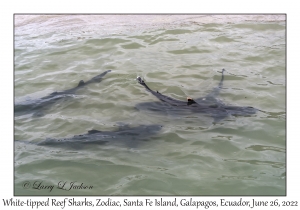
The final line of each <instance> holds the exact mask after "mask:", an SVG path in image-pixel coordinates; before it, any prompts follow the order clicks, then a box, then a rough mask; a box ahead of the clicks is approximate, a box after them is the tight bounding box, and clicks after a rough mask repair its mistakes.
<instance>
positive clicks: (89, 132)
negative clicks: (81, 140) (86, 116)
mask: <svg viewBox="0 0 300 210" xmlns="http://www.w3.org/2000/svg"><path fill="white" fill-rule="evenodd" d="M101 132H102V131H98V130H89V131H88V134H94V133H101Z"/></svg>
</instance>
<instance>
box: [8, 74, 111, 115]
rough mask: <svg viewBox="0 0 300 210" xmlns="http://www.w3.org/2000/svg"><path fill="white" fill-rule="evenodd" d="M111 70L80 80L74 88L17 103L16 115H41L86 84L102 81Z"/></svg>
mask: <svg viewBox="0 0 300 210" xmlns="http://www.w3.org/2000/svg"><path fill="white" fill-rule="evenodd" d="M110 71H111V70H107V71H105V72H103V73H101V74H99V75H97V76H95V77H93V78H92V79H90V80H88V81H86V82H84V81H83V80H80V82H79V83H78V85H77V86H76V87H74V88H71V89H68V90H64V91H56V92H53V93H51V94H50V95H48V96H45V97H43V98H40V99H36V100H29V101H25V102H22V103H19V104H15V107H14V113H15V115H24V114H29V113H33V114H34V116H41V115H43V114H42V111H43V110H44V109H45V108H47V107H48V108H49V106H51V105H53V104H55V103H56V102H57V101H60V100H62V99H66V98H68V97H72V96H73V95H74V94H75V93H76V92H77V91H78V90H79V89H81V88H83V87H85V86H86V85H89V84H91V83H97V82H101V80H102V78H103V77H104V76H105V75H106V74H107V73H108V72H110Z"/></svg>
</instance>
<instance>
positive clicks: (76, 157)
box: [14, 15, 286, 195]
mask: <svg viewBox="0 0 300 210" xmlns="http://www.w3.org/2000/svg"><path fill="white" fill-rule="evenodd" d="M14 38H15V51H14V54H15V57H14V61H15V63H14V65H15V72H14V73H15V75H14V76H15V77H14V78H15V83H14V87H15V89H14V94H15V108H17V105H18V104H22V103H23V104H24V103H25V104H26V103H29V102H32V101H35V100H38V99H41V98H43V97H45V96H47V95H49V94H51V93H52V92H55V91H61V90H69V89H70V88H74V87H76V86H77V85H78V84H79V81H80V80H83V81H89V80H90V79H91V78H93V77H94V76H96V75H99V74H101V73H102V72H104V71H106V70H108V69H111V70H112V72H110V73H109V74H107V75H105V77H104V78H103V79H102V81H101V82H100V83H92V84H89V85H88V86H84V88H80V89H79V90H78V91H76V94H72V95H71V98H70V100H59V101H57V102H55V103H53V104H52V105H51V106H49V107H47V110H43V114H42V115H39V116H32V114H26V113H24V114H22V115H17V114H15V118H14V120H15V121H14V125H15V127H14V135H15V136H14V137H15V140H16V141H15V153H14V155H15V194H16V195H230V194H231V195H284V194H285V190H286V189H285V188H286V186H285V183H286V180H285V179H286V170H285V167H286V163H285V154H286V150H285V145H286V142H285V135H286V131H285V123H286V112H285V109H286V106H285V103H286V102H285V86H286V78H285V68H286V64H285V48H286V46H285V40H286V38H285V16H284V15H139V16H138V18H137V16H132V15H86V16H85V15H69V16H65V15H48V16H47V15H29V16H22V15H16V16H15V37H14ZM223 68H225V69H226V70H227V71H226V73H225V75H224V76H225V77H224V84H223V88H222V89H221V92H220V95H219V96H218V98H217V99H218V100H220V103H224V104H230V105H232V106H242V107H244V106H251V107H255V108H256V109H259V110H260V111H259V112H258V113H256V114H254V115H251V116H247V117H245V116H232V115H231V116H227V117H226V118H224V119H223V120H222V121H220V122H216V123H213V120H212V118H211V117H210V116H206V115H201V114H199V113H191V112H187V113H184V114H179V113H177V112H176V110H175V111H174V112H172V111H170V110H167V111H166V112H164V111H162V110H161V102H159V101H158V99H157V98H156V97H155V96H153V95H152V94H149V92H147V91H146V90H145V89H144V87H142V86H141V85H139V84H138V82H137V81H136V77H137V76H141V77H142V78H143V80H145V81H146V83H147V85H149V87H151V89H153V90H155V91H156V90H157V91H159V92H160V93H162V94H164V95H167V96H170V97H172V98H175V99H177V100H182V101H184V100H186V98H187V97H191V98H194V99H197V98H201V97H204V96H206V95H207V94H209V93H210V92H211V90H213V88H215V87H216V86H217V85H218V83H219V81H220V77H221V74H220V72H221V70H222V69H223ZM138 104H151V107H149V106H146V108H145V109H140V108H139V106H138ZM153 112H158V113H159V114H155V113H153ZM120 125H128V126H129V127H131V128H134V127H138V126H140V125H145V126H151V125H163V127H160V128H161V129H160V130H159V131H158V132H156V133H155V135H147V136H144V138H143V142H142V143H141V142H140V143H136V142H135V141H130V139H131V137H128V136H126V137H125V136H124V139H122V138H123V137H122V136H121V137H120V140H121V141H122V140H123V142H127V140H128V141H129V142H131V143H129V144H127V143H125V144H86V145H85V147H84V148H83V149H74V148H68V147H48V146H40V145H36V144H28V142H33V143H35V142H42V141H44V140H45V139H47V138H49V139H61V138H66V139H72V137H74V136H76V135H80V134H83V133H87V131H89V130H101V131H104V132H109V131H115V130H118V128H119V127H120ZM136 134H137V136H138V135H140V134H142V133H136ZM132 138H134V137H133V136H132ZM36 180H43V182H44V183H45V184H54V185H57V184H58V183H59V182H60V181H62V180H64V181H67V182H72V181H77V182H80V183H84V184H86V185H92V186H94V187H93V189H91V190H88V191H62V190H59V189H54V190H53V191H52V192H48V191H46V190H45V191H43V190H35V189H31V188H30V189H24V188H22V184H23V182H25V181H31V182H34V181H36Z"/></svg>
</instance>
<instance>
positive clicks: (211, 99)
mask: <svg viewBox="0 0 300 210" xmlns="http://www.w3.org/2000/svg"><path fill="white" fill-rule="evenodd" d="M224 71H225V69H222V78H221V80H220V82H219V85H218V87H216V88H214V89H213V90H212V91H211V93H210V94H208V95H207V96H205V97H202V98H198V99H195V100H194V99H192V98H189V97H188V98H187V100H186V101H181V100H178V99H174V98H171V97H169V96H166V95H163V94H161V93H159V92H158V91H153V90H152V89H150V88H149V87H148V85H147V84H146V83H145V82H144V80H142V79H141V77H137V81H138V82H139V84H141V85H142V86H144V87H145V88H146V89H147V90H148V91H149V92H150V93H152V95H154V96H155V97H156V98H158V99H159V100H160V101H162V102H163V103H157V102H146V103H139V104H137V106H136V107H137V108H138V109H148V110H152V111H156V112H162V111H163V112H173V113H178V112H182V113H191V112H192V113H203V114H207V115H209V116H211V117H213V119H214V122H218V121H220V120H222V119H224V118H226V117H227V116H229V115H233V116H250V115H252V114H255V113H256V112H257V111H258V109H255V108H253V107H250V106H246V107H244V106H232V105H225V104H224V103H223V102H221V101H220V100H218V99H217V98H216V96H217V95H218V94H219V92H220V89H221V88H222V87H223V80H224Z"/></svg>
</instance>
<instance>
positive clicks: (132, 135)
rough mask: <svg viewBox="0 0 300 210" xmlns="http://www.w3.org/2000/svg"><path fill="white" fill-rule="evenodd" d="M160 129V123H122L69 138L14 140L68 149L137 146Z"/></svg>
mask: <svg viewBox="0 0 300 210" xmlns="http://www.w3.org/2000/svg"><path fill="white" fill-rule="evenodd" d="M161 129H162V126H161V125H139V126H136V127H130V126H128V125H122V126H118V128H117V129H115V130H113V131H99V130H90V131H88V133H85V134H81V135H75V136H73V137H70V138H47V139H45V140H43V141H40V142H32V141H30V142H29V141H23V140H16V142H21V143H26V144H34V145H39V146H50V147H63V148H70V149H81V148H83V147H84V146H85V145H104V144H114V145H118V144H121V145H125V146H128V147H131V148H132V147H137V146H138V145H139V142H141V141H147V140H148V139H149V138H150V137H152V136H155V135H156V134H157V133H158V132H159V131H160V130H161Z"/></svg>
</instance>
